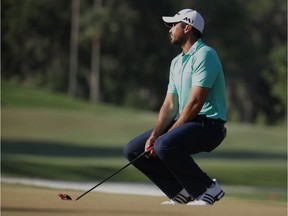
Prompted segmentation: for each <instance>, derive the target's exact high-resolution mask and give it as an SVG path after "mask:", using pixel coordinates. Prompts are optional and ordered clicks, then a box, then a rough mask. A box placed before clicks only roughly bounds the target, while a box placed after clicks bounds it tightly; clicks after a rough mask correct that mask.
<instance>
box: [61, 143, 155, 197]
mask: <svg viewBox="0 0 288 216" xmlns="http://www.w3.org/2000/svg"><path fill="white" fill-rule="evenodd" d="M152 149H153V146H152V147H150V148H149V149H148V150H147V151H144V152H143V153H141V154H140V155H139V156H138V157H136V158H135V159H134V160H132V161H131V162H129V163H128V164H126V165H125V166H123V167H122V168H120V169H119V170H117V171H116V172H115V173H113V174H112V175H110V176H108V177H107V178H105V179H104V180H103V181H101V182H100V183H98V184H97V185H95V186H94V187H92V188H91V189H89V190H88V191H86V192H85V193H83V194H81V195H80V196H78V197H77V198H76V200H75V201H77V200H79V199H81V198H82V197H83V196H85V195H86V194H88V193H89V192H91V191H92V190H94V189H95V188H96V187H98V186H100V185H101V184H103V183H104V182H106V181H107V180H109V179H110V178H112V177H113V176H115V175H116V174H117V173H119V172H121V171H122V170H124V169H125V168H126V167H128V166H130V165H131V164H133V163H135V162H136V161H137V160H138V159H140V158H141V157H143V156H144V155H145V154H146V153H147V152H149V151H150V150H152ZM58 196H59V197H60V198H61V199H62V200H72V198H71V197H70V196H69V195H68V194H62V193H60V194H58Z"/></svg>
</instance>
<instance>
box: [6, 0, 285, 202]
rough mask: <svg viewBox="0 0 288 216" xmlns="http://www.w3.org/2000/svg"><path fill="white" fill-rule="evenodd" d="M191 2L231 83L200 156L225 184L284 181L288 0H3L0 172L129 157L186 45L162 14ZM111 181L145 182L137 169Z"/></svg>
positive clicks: (104, 169)
mask: <svg viewBox="0 0 288 216" xmlns="http://www.w3.org/2000/svg"><path fill="white" fill-rule="evenodd" d="M183 8H193V9H196V10H197V11H198V12H200V13H201V14H202V16H203V17H204V20H205V30H204V36H203V41H204V42H205V43H206V44H208V45H209V46H211V47H213V48H214V49H216V51H217V52H218V55H219V56H220V59H221V61H222V64H223V68H224V73H225V78H226V85H227V102H228V118H229V123H228V130H229V131H230V133H229V132H228V133H229V134H228V137H227V139H226V140H225V141H224V143H223V147H220V148H219V151H216V152H215V153H212V154H211V156H207V157H206V155H205V154H204V155H202V157H199V163H202V165H203V166H204V167H205V168H206V169H207V170H208V171H209V172H210V173H212V174H215V175H217V176H219V177H218V179H219V178H220V180H222V181H223V182H224V184H231V185H254V186H263V187H269V188H270V187H277V188H280V189H281V191H283V190H282V189H283V188H286V184H287V163H286V159H287V145H286V144H287V136H286V133H287V130H286V120H287V115H286V109H287V3H286V1H285V0H274V1H271V0H251V1H241V0H230V1H229V2H227V1H226V0H219V1H217V2H215V1H213V0H205V1H200V0H195V1H190V0H177V1H172V0H165V1H164V0H158V1H152V0H145V1H144V0H138V1H135V0H121V1H116V0H61V1H58V0H37V1H35V0H2V1H1V11H2V19H1V31H2V40H1V46H2V56H1V68H2V69H1V105H2V110H1V116H2V118H1V122H2V128H1V132H2V133H1V135H2V136H1V141H2V142H1V147H2V152H1V156H2V158H1V162H2V175H3V176H16V177H19V176H22V177H23V176H26V177H37V178H49V179H66V180H72V181H73V180H91V179H92V180H93V179H99V178H102V177H103V176H107V174H110V173H111V171H113V170H115V168H116V169H117V168H118V167H119V163H126V160H125V159H124V158H123V156H122V148H123V146H124V145H125V143H127V142H128V141H129V140H130V139H131V138H133V137H134V136H136V135H138V133H141V132H143V131H144V130H146V129H149V128H151V127H153V125H154V123H155V121H156V118H157V111H158V110H159V108H160V106H161V104H162V102H163V98H164V96H165V94H166V88H167V83H168V75H169V67H170V62H171V60H172V58H174V57H175V56H176V55H177V54H178V53H179V52H181V50H180V48H179V47H174V46H172V45H171V44H170V42H169V39H168V31H169V29H168V28H167V27H165V25H164V24H163V22H162V19H161V17H162V16H163V15H174V14H175V13H176V12H178V11H179V10H181V9H183ZM221 176H222V177H221ZM247 177H249V178H247ZM221 178H222V179H221ZM259 179H260V180H259ZM115 180H119V181H121V180H123V181H127V180H130V181H147V179H145V177H143V176H141V174H139V173H138V172H137V171H135V170H134V169H133V168H132V169H129V170H127V172H126V174H125V175H119V176H118V177H116V179H115ZM259 182H260V183H259ZM265 196H266V195H265ZM273 197H274V196H273ZM282 198H283V194H282ZM285 199H286V198H285Z"/></svg>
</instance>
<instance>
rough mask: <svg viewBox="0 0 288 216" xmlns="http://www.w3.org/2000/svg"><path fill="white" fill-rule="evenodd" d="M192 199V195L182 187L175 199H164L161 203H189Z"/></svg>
mask: <svg viewBox="0 0 288 216" xmlns="http://www.w3.org/2000/svg"><path fill="white" fill-rule="evenodd" d="M190 201H191V196H190V195H189V194H188V192H187V191H186V190H185V189H182V190H181V191H180V192H179V193H178V194H177V195H176V196H175V197H174V198H173V199H170V200H168V201H164V202H162V203H161V205H178V204H187V203H188V202H190Z"/></svg>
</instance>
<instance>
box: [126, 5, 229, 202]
mask: <svg viewBox="0 0 288 216" xmlns="http://www.w3.org/2000/svg"><path fill="white" fill-rule="evenodd" d="M162 19H163V21H164V23H165V24H166V25H168V26H169V27H170V30H169V34H170V39H171V43H172V44H174V45H177V46H180V47H181V48H182V52H181V53H180V54H179V55H178V56H176V57H175V58H174V59H173V60H172V62H171V65H170V75H169V84H168V88H167V94H166V97H165V100H164V102H163V105H162V107H161V109H160V112H159V115H158V119H157V122H156V125H155V127H154V129H152V130H149V131H147V132H145V133H143V134H142V135H140V136H138V137H136V138H135V139H133V140H132V141H130V142H129V143H128V144H127V145H126V147H125V149H124V154H125V156H126V157H127V159H128V160H129V161H132V160H133V159H134V158H136V157H137V156H138V155H140V154H141V153H142V152H143V151H144V150H145V151H148V153H147V155H146V157H142V158H141V159H139V160H138V161H137V162H135V164H134V166H135V167H136V168H137V169H139V170H140V171H141V172H143V173H144V174H145V175H146V176H147V177H148V178H150V179H151V180H152V181H153V182H154V183H155V184H156V185H157V186H158V187H159V188H160V189H161V190H162V191H163V192H164V193H165V194H166V195H167V197H168V198H169V199H170V200H169V201H165V202H163V203H162V204H187V205H212V204H213V203H214V202H215V201H218V200H220V199H221V198H222V197H223V196H224V191H223V190H222V189H221V187H220V185H219V184H218V183H217V181H216V180H215V179H211V178H210V177H209V176H208V175H207V174H206V173H205V172H204V171H203V170H202V169H201V168H200V167H199V166H198V165H197V164H196V162H195V161H194V160H193V155H194V154H197V153H199V152H210V151H212V150H214V149H215V148H216V147H217V146H218V145H219V144H220V143H221V142H222V141H223V139H224V138H225V136H226V128H225V127H224V124H225V122H226V121H227V119H226V100H225V81H224V75H223V70H222V65H221V62H220V60H219V58H218V55H217V53H216V52H215V50H214V49H212V48H211V47H209V46H207V45H206V44H204V43H203V42H202V40H201V37H202V33H203V29H204V20H203V18H202V16H201V15H200V14H199V13H198V12H197V11H196V10H192V9H184V10H181V11H179V12H178V13H177V14H176V15H175V16H173V17H167V16H164V17H162Z"/></svg>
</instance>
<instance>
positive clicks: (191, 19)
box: [162, 9, 204, 33]
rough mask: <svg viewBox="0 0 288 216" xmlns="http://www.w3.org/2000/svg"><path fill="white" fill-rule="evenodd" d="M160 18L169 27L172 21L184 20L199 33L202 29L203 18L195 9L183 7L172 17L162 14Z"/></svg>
mask: <svg viewBox="0 0 288 216" xmlns="http://www.w3.org/2000/svg"><path fill="white" fill-rule="evenodd" d="M162 19H163V21H164V22H165V23H166V25H168V26H169V27H171V24H172V23H178V22H184V23H187V24H188V25H191V26H193V27H194V28H195V29H197V30H199V31H200V32H201V33H203V30H204V19H203V17H202V16H201V14H199V13H198V12H197V11H196V10H192V9H183V10H181V11H179V12H178V13H177V14H175V16H173V17H169V16H163V17H162Z"/></svg>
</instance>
